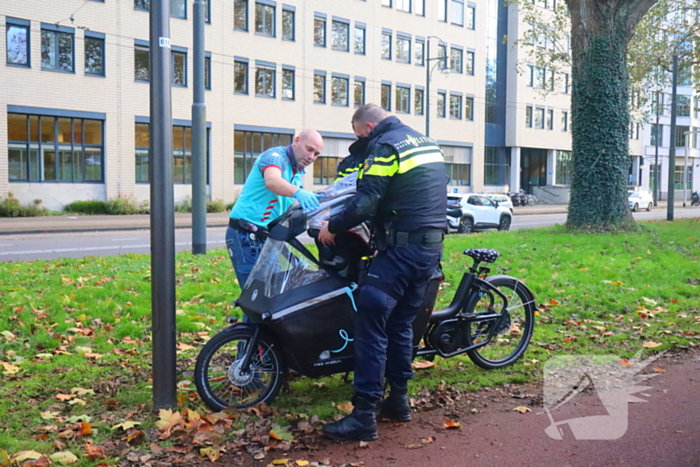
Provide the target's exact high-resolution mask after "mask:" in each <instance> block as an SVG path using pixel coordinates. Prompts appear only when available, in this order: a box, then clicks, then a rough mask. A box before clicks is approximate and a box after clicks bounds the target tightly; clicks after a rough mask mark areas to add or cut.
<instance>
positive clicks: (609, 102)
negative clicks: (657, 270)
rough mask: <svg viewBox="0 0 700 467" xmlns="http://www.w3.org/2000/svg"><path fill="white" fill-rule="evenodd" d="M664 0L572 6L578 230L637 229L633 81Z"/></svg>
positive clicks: (573, 203) (573, 201)
mask: <svg viewBox="0 0 700 467" xmlns="http://www.w3.org/2000/svg"><path fill="white" fill-rule="evenodd" d="M657 1H658V0H566V3H567V6H568V7H569V12H570V14H571V39H572V44H571V45H572V47H571V52H572V71H571V74H572V81H573V89H572V94H571V111H572V125H571V137H572V149H573V173H572V177H571V178H572V183H571V196H570V200H569V215H568V219H567V221H566V225H567V227H568V228H569V229H572V230H596V231H607V230H621V229H628V228H630V227H632V226H633V225H634V219H633V218H632V215H631V213H630V211H629V208H628V205H627V182H628V171H629V165H630V154H629V140H628V136H629V107H628V102H629V76H628V74H627V61H626V59H627V47H628V45H629V41H630V39H631V37H632V34H633V32H634V28H635V26H636V25H637V23H638V22H639V20H640V19H641V18H642V16H643V15H644V13H646V11H647V10H648V9H649V8H651V7H652V6H653V5H654V4H655V3H656V2H657Z"/></svg>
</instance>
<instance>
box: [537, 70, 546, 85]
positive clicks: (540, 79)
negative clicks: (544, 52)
mask: <svg viewBox="0 0 700 467" xmlns="http://www.w3.org/2000/svg"><path fill="white" fill-rule="evenodd" d="M535 87H536V88H537V89H544V88H545V69H544V68H540V67H535Z"/></svg>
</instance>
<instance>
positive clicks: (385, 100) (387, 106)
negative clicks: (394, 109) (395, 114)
mask: <svg viewBox="0 0 700 467" xmlns="http://www.w3.org/2000/svg"><path fill="white" fill-rule="evenodd" d="M381 106H382V108H383V109H384V110H391V84H382V94H381Z"/></svg>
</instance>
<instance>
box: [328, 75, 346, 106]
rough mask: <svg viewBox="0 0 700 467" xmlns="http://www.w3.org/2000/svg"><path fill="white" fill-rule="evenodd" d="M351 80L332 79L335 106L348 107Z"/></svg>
mask: <svg viewBox="0 0 700 467" xmlns="http://www.w3.org/2000/svg"><path fill="white" fill-rule="evenodd" d="M349 88H350V79H349V78H343V77H340V76H333V77H331V103H332V104H333V105H343V106H347V105H348V100H349V98H348V93H349Z"/></svg>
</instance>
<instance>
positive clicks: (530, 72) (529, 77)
mask: <svg viewBox="0 0 700 467" xmlns="http://www.w3.org/2000/svg"><path fill="white" fill-rule="evenodd" d="M534 82H535V67H534V65H528V66H527V71H526V75H525V84H526V85H527V86H528V87H532V85H533V84H534Z"/></svg>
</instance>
